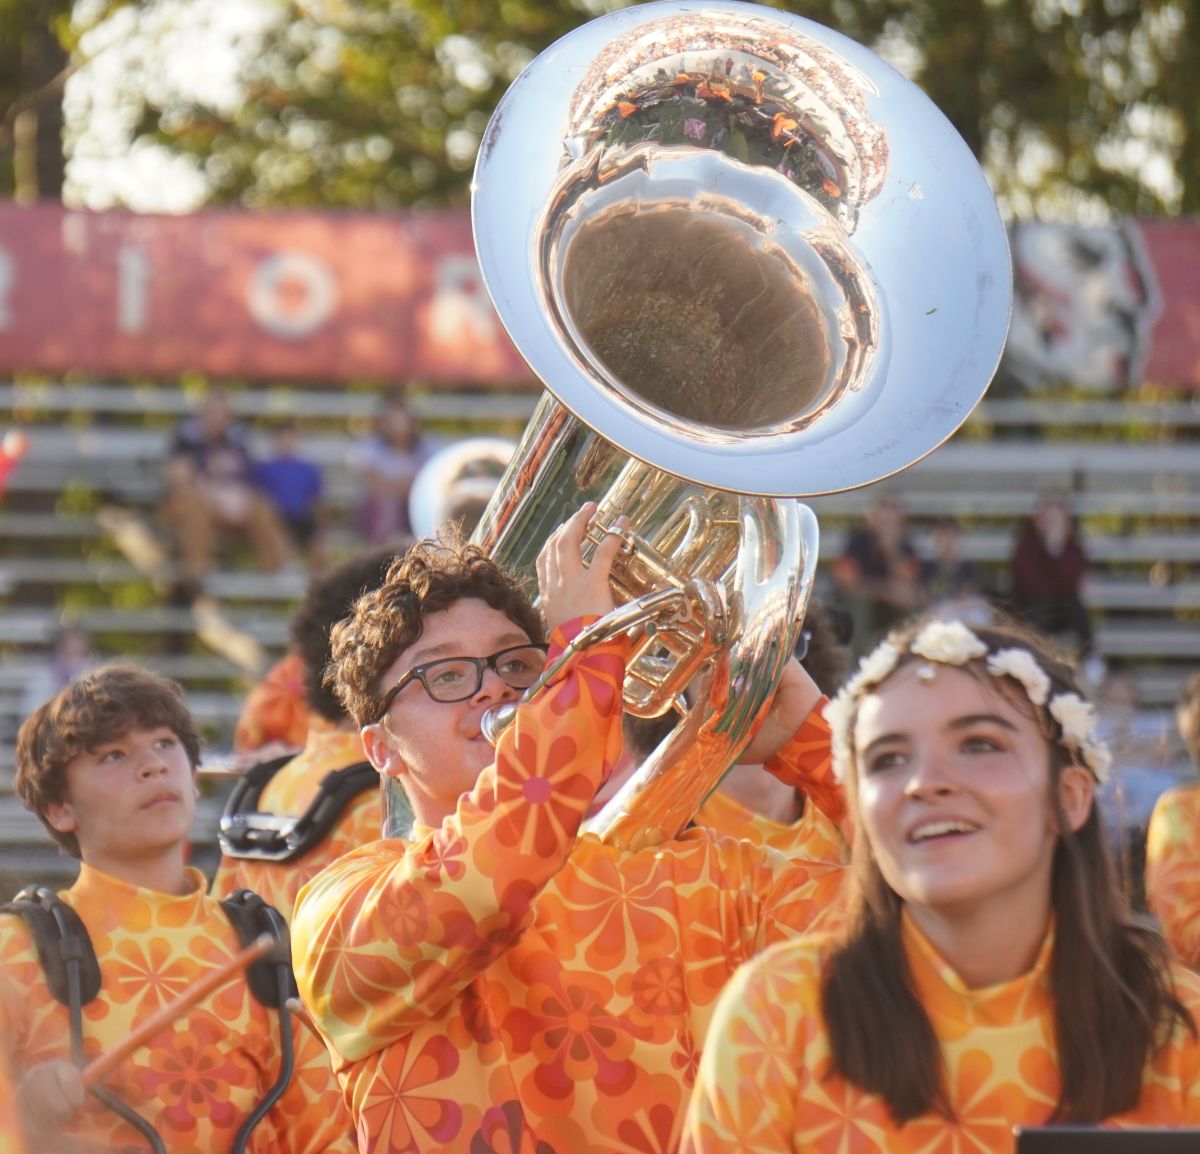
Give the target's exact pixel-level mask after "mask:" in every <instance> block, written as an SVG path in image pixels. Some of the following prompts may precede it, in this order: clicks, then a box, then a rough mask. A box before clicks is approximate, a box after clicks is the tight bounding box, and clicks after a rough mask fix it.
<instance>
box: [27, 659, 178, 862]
mask: <svg viewBox="0 0 1200 1154" xmlns="http://www.w3.org/2000/svg"><path fill="white" fill-rule="evenodd" d="M160 725H161V726H164V727H165V728H167V729H169V730H171V732H172V733H174V734H175V736H176V737H177V738H179V741H180V743H181V744H182V745H183V748H184V749H185V750H186V752H187V755H188V761H189V762H191V765H192V769H193V770H194V769H195V768H196V767H197V766H198V765H199V764H200V735H199V734H198V733H197V732H196V726H195V723H194V722H193V721H192V715H191V713H189V712H188V707H187V706H186V705H185V704H184V701H183V690H182V689H180V687H179V685H178V684H177V683H176V682H174V681H170V680H168V679H167V678H165V677H160V676H159V675H158V674H157V673H151V672H150V671H149V670H148V669H142V668H140V667H139V666H137V665H108V666H105V667H104V668H102V669H97V670H96V671H95V672H94V673H88V674H85V675H84V676H82V677H78V678H76V679H75V680H74V681H72V682H71V684H70V685H68V686H67V687H66V688H65V689H62V690H60V691H59V692H58V693H57V694H55V696H54V697H52V698H51V699H50V700H49V701H47V702H45V703H44V704H43V705H40V706H39V707H38V708H37V709H36V710H35V711H34V712H33V713H31V714H30V715H29V717H27V718H26V719H25V722H24V724H22V726H21V728H20V730H19V731H18V733H17V773H16V777H15V779H14V781H13V788H14V789H15V791H16V793H17V796H18V797H19V798H20V799H21V800H22V801H23V802H24V803H25V808H26V809H29V810H32V811H33V812H34V813H35V814H37V816H38V819H39V820H40V821H41V823H42V825H44V826H45V827H46V830H47V832H48V833H49V834H50V836H51V837H52V838H54V840H55V841H56V842H58V844H59V846H60V848H61V849H62V850H63V852H64V853H67V854H69V855H70V856H71V857H73V858H79V857H80V856H81V855H80V850H79V842H78V840H77V839H76V837H75V835H74V834H73V833H61V832H59V831H58V830H56V829H55V828H54V827H53V826H52V825H51V824H50V823H49V822H48V821H47V820H46V811H47V810H48V809H49V808H50V806H52V805H57V804H60V803H61V802H64V801H66V800H67V766H68V765H70V764H71V762H72V761H74V760H75V758H77V757H78V756H79V755H80V754H82V753H88V752H89V751H90V750H93V749H95V748H96V747H97V746H100V745H104V744H105V743H106V742H109V741H114V740H116V739H117V738H119V737H122V736H123V735H124V734H126V733H130V732H132V731H134V730H142V729H157V728H158V727H159V726H160Z"/></svg>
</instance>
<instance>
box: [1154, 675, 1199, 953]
mask: <svg viewBox="0 0 1200 1154" xmlns="http://www.w3.org/2000/svg"><path fill="white" fill-rule="evenodd" d="M1175 724H1176V726H1177V727H1178V729H1179V736H1180V737H1181V738H1182V739H1183V745H1184V748H1185V749H1186V750H1187V754H1188V757H1189V758H1191V761H1192V765H1193V766H1195V768H1196V770H1197V771H1198V772H1200V673H1193V674H1192V675H1191V676H1190V677H1189V678H1188V679H1187V680H1186V681H1185V682H1184V683H1183V685H1182V686H1181V687H1180V690H1179V697H1178V700H1177V701H1176V703H1175ZM1146 901H1147V904H1148V905H1149V907H1150V911H1151V913H1153V914H1154V916H1155V917H1156V918H1158V920H1159V922H1160V924H1161V925H1162V928H1163V934H1164V935H1165V936H1166V939H1167V941H1168V942H1170V943H1171V948H1172V949H1173V950H1174V951H1175V953H1176V954H1177V955H1178V956H1179V958H1180V959H1181V960H1182V961H1183V962H1184V963H1186V964H1187V965H1189V966H1191V967H1192V968H1193V969H1200V784H1198V783H1196V782H1189V783H1188V784H1186V785H1181V786H1179V787H1177V788H1175V789H1170V790H1167V792H1166V793H1164V794H1163V795H1162V797H1160V798H1159V799H1158V801H1157V803H1156V804H1155V806H1154V813H1153V814H1151V816H1150V825H1149V828H1148V830H1147V833H1146Z"/></svg>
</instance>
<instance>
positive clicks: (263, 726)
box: [233, 653, 316, 753]
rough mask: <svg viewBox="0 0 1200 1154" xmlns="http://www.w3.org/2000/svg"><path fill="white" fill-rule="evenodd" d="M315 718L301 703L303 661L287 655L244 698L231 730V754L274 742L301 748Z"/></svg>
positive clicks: (293, 655)
mask: <svg viewBox="0 0 1200 1154" xmlns="http://www.w3.org/2000/svg"><path fill="white" fill-rule="evenodd" d="M315 716H316V715H315V714H311V713H310V712H309V708H308V705H307V704H306V703H305V701H304V662H303V660H302V659H301V658H300V656H299V654H296V653H288V654H286V655H285V656H283V657H281V658H280V659H279V660H278V661H276V662H275V664H274V665H272V666H271V668H270V669H268V670H267V675H266V676H265V677H264V678H263V679H262V681H260V682H259V683H258V684H257V685H256V686H255V687H254V688H253V689H252V690H250V692H249V694H248V695H247V696H246V702H245V704H244V705H243V706H242V715H241V717H239V718H238V723H237V727H236V728H235V729H234V731H233V748H234V752H235V753H253V752H254V751H255V750H258V749H262V748H263V746H265V745H272V744H275V743H278V744H280V745H285V746H289V747H290V748H292V749H300V748H301V747H302V746H303V745H304V741H305V738H306V737H307V735H308V727H309V723H310V722H311V721H312V720H313V718H314V717H315Z"/></svg>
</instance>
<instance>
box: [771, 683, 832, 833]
mask: <svg viewBox="0 0 1200 1154" xmlns="http://www.w3.org/2000/svg"><path fill="white" fill-rule="evenodd" d="M828 703H829V699H828V698H827V697H822V698H821V700H820V701H819V702H818V703H817V705H816V707H815V708H814V709H813V711H812V712H811V713H810V714H809V715H808V716H807V717H806V718H805V719H804V721H803V722H802V723H801V725H800V728H799V729H798V730H796V732H795V734H794V735H793V736H792V739H791V740H790V741H789V742H788V743H787V744H786V745H785V746H784V747H783V748H782V749H781V750H780V751H779V752H778V753H777V754H775V756H774V757H771V758H768V759H767V762H766V769H767V770H768V772H770V773H773V774H774V775H775V776H776V777H777V778H779V780H780V781H782V782H785V783H786V784H787V785H790V786H792V787H793V788H794V789H798V790H801V791H802V792H803V793H804V795H805V796H806V797H807V798H808V799H809V800H810V801H811V802H812V803H813V804H814V805H815V806H816V807H817V808H818V809H819V810H820V811H821V812H822V813H823V814H824V815H825V816H826V817H827V818H829V820H830V821H832V822H833V823H834V825H836V826H837V827H838V829H839V830H841V832H842V834H843V835H844V836H848V834H849V829H848V820H847V809H846V791H845V790H844V789H842V785H841V782H839V781H838V779H837V778H836V777H834V775H833V751H832V744H831V738H830V729H829V722H827V721H826V720H825V706H826V705H827V704H828Z"/></svg>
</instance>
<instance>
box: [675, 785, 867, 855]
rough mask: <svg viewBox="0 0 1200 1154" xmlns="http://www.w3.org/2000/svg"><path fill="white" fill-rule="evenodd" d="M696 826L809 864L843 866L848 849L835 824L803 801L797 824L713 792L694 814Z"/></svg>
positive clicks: (807, 800) (814, 806) (806, 801)
mask: <svg viewBox="0 0 1200 1154" xmlns="http://www.w3.org/2000/svg"><path fill="white" fill-rule="evenodd" d="M696 825H699V826H703V827H704V828H705V829H708V830H712V832H713V833H715V834H718V835H719V836H721V837H742V838H745V839H746V840H747V841H749V842H753V843H754V844H755V845H765V846H770V847H771V848H772V849H775V850H778V851H779V852H780V853H783V854H787V855H788V856H789V857H802V858H808V859H809V860H810V861H828V862H846V861H849V860H850V847H849V846H848V845H847V844H846V839H845V838H844V837H843V836H842V831H841V830H840V829H839V828H838V826H837V824H836V823H835V822H834V821H833V820H832V819H831V818H829V817H828V816H827V815H826V814H824V813H822V812H821V810H820V809H819V808H818V807H817V806H816V805H813V804H812V802H811V799H806V800H805V804H804V812H803V813H802V814H801V815H800V820H799V821H794V822H791V823H784V822H779V821H773V820H772V819H771V818H768V817H763V816H762V814H758V813H755V812H754V811H753V810H749V809H747V808H746V807H745V806H744V805H742V804H741V803H740V802H737V801H734V799H733V798H731V797H727V796H726V795H725V794H723V793H720V792H717V793H713V794H710V795H709V797H708V800H707V801H705V803H704V804H703V805H702V806H701V807H700V808H699V810H697V811H696Z"/></svg>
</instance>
